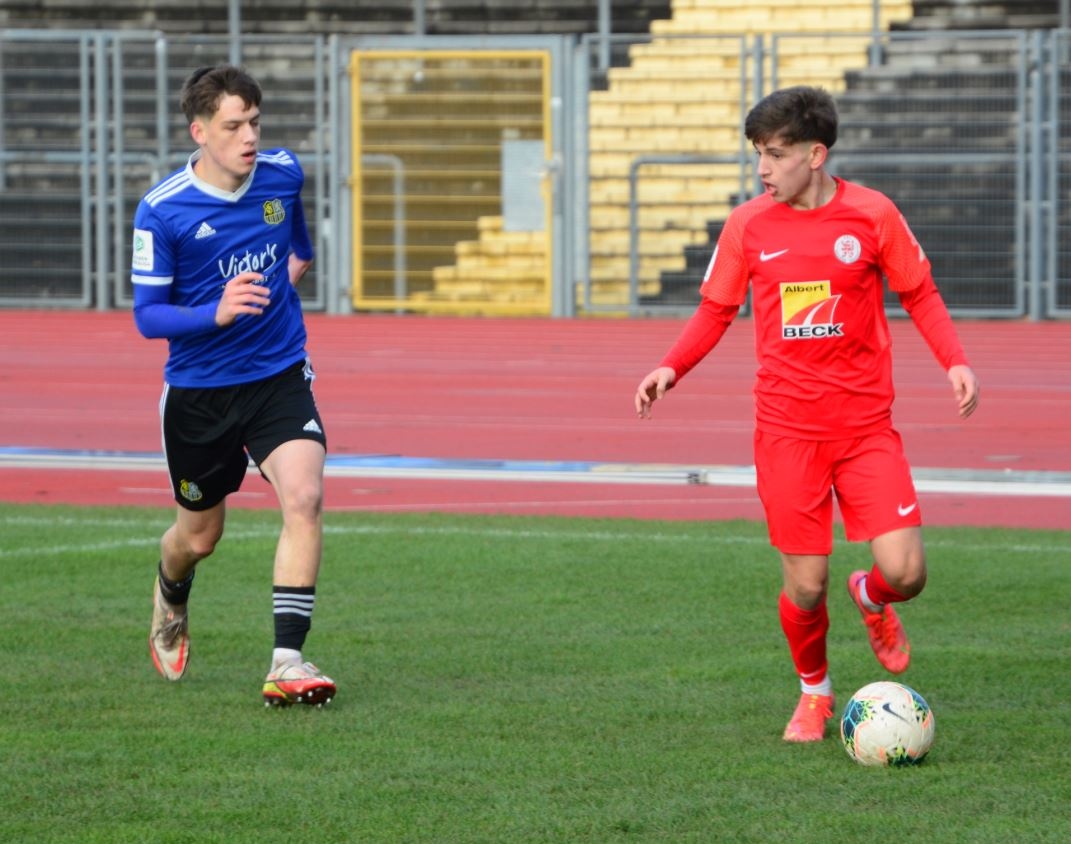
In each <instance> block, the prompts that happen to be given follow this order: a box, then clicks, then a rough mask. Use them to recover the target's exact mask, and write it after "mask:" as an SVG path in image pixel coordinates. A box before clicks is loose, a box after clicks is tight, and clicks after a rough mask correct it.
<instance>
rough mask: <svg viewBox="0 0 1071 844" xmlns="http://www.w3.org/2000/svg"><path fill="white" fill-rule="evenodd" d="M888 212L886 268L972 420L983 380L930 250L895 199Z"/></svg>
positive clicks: (883, 228) (883, 230) (882, 232)
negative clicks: (942, 288) (937, 278)
mask: <svg viewBox="0 0 1071 844" xmlns="http://www.w3.org/2000/svg"><path fill="white" fill-rule="evenodd" d="M884 211H885V213H884V214H883V215H882V217H881V219H880V222H879V226H878V229H879V237H880V240H881V254H882V269H883V270H884V272H885V275H886V277H887V278H888V279H889V286H890V287H891V288H892V290H894V291H895V292H896V294H897V295H898V296H899V297H900V304H901V305H903V306H904V310H905V311H907V313H908V315H909V316H910V317H911V321H912V322H914V323H915V327H916V328H917V329H918V331H919V334H921V335H922V339H923V340H925V341H926V345H927V346H929V347H930V351H931V352H932V353H933V356H934V357H935V358H936V359H937V361H938V363H940V364H941V367H942V368H943V369H944V370H945V372H946V373H948V380H949V381H950V382H951V384H952V393H953V395H954V396H955V398H956V403H957V406H958V410H959V415H960V416H962V417H963V418H964V419H966V418H967V417H968V416H970V415H971V414H972V413H974V411H975V409H976V408H977V407H978V393H979V386H978V378H977V377H976V376H975V374H974V371H973V370H972V369H971V365H970V362H969V361H968V360H967V355H966V353H965V352H964V351H963V346H962V345H961V344H960V342H959V336H958V335H957V334H956V327H955V325H953V323H952V317H951V316H950V315H949V313H948V308H947V307H945V302H944V299H942V298H941V293H940V291H939V290H938V289H937V285H936V284H935V283H934V280H933V273H932V271H931V268H930V261H929V259H928V258H927V257H926V253H925V252H924V251H923V249H922V247H921V246H920V245H919V243H918V241H917V240H916V239H915V235H914V233H912V231H911V228H910V226H908V224H907V221H906V220H905V219H904V218H903V215H901V214H900V212H899V211H898V210H897V209H896V207H895V206H894V205H893V204H892V203H889V204H888V205H887V206H886V208H885V209H884Z"/></svg>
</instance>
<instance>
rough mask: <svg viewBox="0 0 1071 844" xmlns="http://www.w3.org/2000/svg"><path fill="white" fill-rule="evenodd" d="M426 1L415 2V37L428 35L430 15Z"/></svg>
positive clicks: (417, 0) (415, 0)
mask: <svg viewBox="0 0 1071 844" xmlns="http://www.w3.org/2000/svg"><path fill="white" fill-rule="evenodd" d="M427 11H428V9H427V2H426V0H413V35H419V36H421V37H423V36H425V35H427V34H428V15H427Z"/></svg>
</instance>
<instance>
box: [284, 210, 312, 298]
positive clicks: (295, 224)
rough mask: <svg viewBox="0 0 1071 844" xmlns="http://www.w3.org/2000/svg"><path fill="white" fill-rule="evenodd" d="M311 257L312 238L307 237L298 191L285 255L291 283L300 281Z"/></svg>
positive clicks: (294, 283)
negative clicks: (288, 250)
mask: <svg viewBox="0 0 1071 844" xmlns="http://www.w3.org/2000/svg"><path fill="white" fill-rule="evenodd" d="M312 258H313V250H312V238H311V237H309V227H308V225H307V224H306V222H305V205H304V203H303V202H302V201H301V194H300V193H298V195H297V199H296V200H295V202H294V209H293V213H292V215H291V231H290V254H289V255H288V256H287V270H288V271H289V275H290V283H291V284H293V285H297V283H298V282H299V281H301V277H302V276H304V275H305V273H306V272H308V270H309V267H310V266H312Z"/></svg>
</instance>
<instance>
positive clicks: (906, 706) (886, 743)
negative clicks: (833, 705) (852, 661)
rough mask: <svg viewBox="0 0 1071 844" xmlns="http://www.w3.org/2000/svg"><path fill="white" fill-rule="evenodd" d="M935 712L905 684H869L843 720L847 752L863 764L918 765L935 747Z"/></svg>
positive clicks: (849, 707)
mask: <svg viewBox="0 0 1071 844" xmlns="http://www.w3.org/2000/svg"><path fill="white" fill-rule="evenodd" d="M933 731H934V721H933V711H932V710H931V709H930V706H929V704H928V703H926V701H925V700H924V699H923V697H922V695H920V694H919V693H918V692H916V691H915V690H914V689H912V688H910V687H909V686H905V685H903V684H902V683H894V682H891V681H889V680H882V681H879V682H877V683H869V684H868V685H866V686H863V688H861V689H860V690H859V691H857V692H856V693H855V694H854V695H852V697H851V700H849V701H848V705H847V706H845V707H844V714H843V715H842V716H841V719H840V738H841V741H842V742H843V744H844V749H845V750H846V751H848V755H849V756H851V757H852V759H854V760H855V761H856V762H858V763H859V764H860V765H867V766H875V767H877V766H892V767H899V766H903V765H917V764H918V763H919V762H921V761H922V760H923V759H924V758H925V757H926V754H927V753H929V751H930V748H931V747H932V746H933Z"/></svg>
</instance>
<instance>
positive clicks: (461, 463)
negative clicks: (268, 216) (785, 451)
mask: <svg viewBox="0 0 1071 844" xmlns="http://www.w3.org/2000/svg"><path fill="white" fill-rule="evenodd" d="M361 461H362V458H359V457H346V456H344V455H337V456H336V455H332V456H330V457H329V458H328V463H327V466H326V467H325V470H324V474H325V476H326V477H329V478H396V479H412V480H468V481H499V482H501V481H519V482H528V483H533V482H543V483H549V482H554V483H596V484H648V485H686V486H687V485H701V486H717V487H749V488H754V486H755V469H754V467H753V466H744V465H741V466H692V467H689V466H678V465H667V464H659V463H595V462H590V463H589V462H584V461H575V462H563V463H546V462H542V461H502V462H498V461H491V460H488V461H479V460H438V461H430V460H429V461H423V460H407V459H405V458H396V462H395V463H394V465H383V464H384V463H385V462H386V463H389V462H390V459H387V460H386V461H384V460H382V459H374V460H369V461H368V462H367V463H362V462H361ZM373 464H374V465H373ZM4 466H8V467H11V468H38V469H45V468H53V469H91V470H101V471H166V466H165V464H164V462H163V458H162V457H161V456H159V455H148V454H146V455H126V454H118V453H92V452H86V453H64V452H44V451H42V452H26V453H23V452H21V451H19V450H14V449H9V450H6V451H3V450H0V467H4ZM563 466H565V467H570V468H560V467H563ZM554 467H558V468H554ZM913 474H914V476H915V487H916V489H917V490H918V491H919V492H922V493H938V494H954V495H995V496H1003V497H1037V498H1051V497H1057V498H1071V472H1015V471H999V470H996V471H994V470H982V469H978V470H964V469H936V468H921V469H916V470H915V471H914V473H913Z"/></svg>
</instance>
